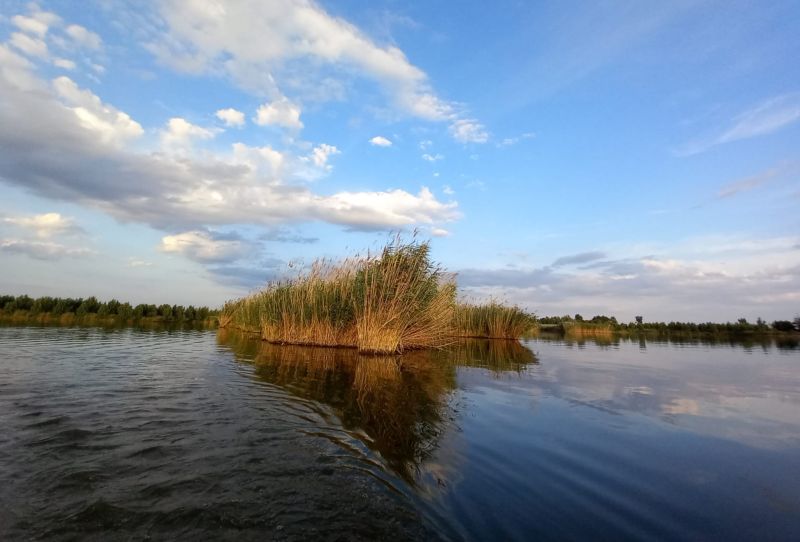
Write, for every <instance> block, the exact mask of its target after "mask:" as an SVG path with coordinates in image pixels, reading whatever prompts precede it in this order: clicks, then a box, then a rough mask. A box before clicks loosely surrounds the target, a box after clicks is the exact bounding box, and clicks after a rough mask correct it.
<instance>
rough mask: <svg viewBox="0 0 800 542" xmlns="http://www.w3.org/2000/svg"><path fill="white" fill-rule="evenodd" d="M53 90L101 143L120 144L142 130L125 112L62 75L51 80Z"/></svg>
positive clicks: (139, 134)
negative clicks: (105, 102)
mask: <svg viewBox="0 0 800 542" xmlns="http://www.w3.org/2000/svg"><path fill="white" fill-rule="evenodd" d="M53 89H54V90H55V92H56V94H57V95H58V96H59V97H60V98H61V99H62V100H64V102H66V104H67V105H68V106H70V107H69V109H71V110H72V112H73V113H74V114H75V116H76V117H77V119H78V120H79V122H80V125H81V126H82V127H83V128H84V129H86V130H88V131H91V132H92V133H94V134H95V135H97V136H98V137H99V138H100V140H101V141H103V142H104V143H114V144H121V143H123V142H125V141H128V140H130V139H134V138H137V137H139V136H141V135H142V134H143V133H144V130H143V129H142V126H141V125H140V124H139V123H138V122H136V121H135V120H133V119H131V118H130V116H128V114H127V113H124V112H122V111H119V110H117V109H116V108H114V107H112V106H110V105H108V104H104V103H103V102H102V101H101V100H100V98H99V97H98V96H96V95H95V94H94V93H92V92H91V91H90V90H88V89H87V90H84V89H81V88H79V87H78V85H77V84H75V82H74V81H73V80H72V79H70V78H69V77H66V76H61V77H57V78H56V79H54V80H53Z"/></svg>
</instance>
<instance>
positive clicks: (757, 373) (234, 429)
mask: <svg viewBox="0 0 800 542" xmlns="http://www.w3.org/2000/svg"><path fill="white" fill-rule="evenodd" d="M794 348H795V349H792V345H789V347H788V348H787V347H784V348H778V347H776V346H775V345H772V344H767V345H753V346H741V345H704V344H694V345H692V344H686V345H680V344H667V343H653V342H647V343H644V342H643V343H639V342H638V341H637V342H627V341H622V342H617V343H610V344H605V345H602V344H595V343H591V342H589V343H586V344H577V343H567V342H563V341H558V340H555V341H550V340H534V341H527V342H524V343H523V345H519V344H517V343H514V342H510V343H509V342H488V341H482V342H480V341H476V342H465V343H462V344H460V345H459V346H458V347H456V348H454V349H453V350H452V351H449V352H434V353H414V354H410V355H406V356H403V357H383V358H380V357H359V356H358V355H356V354H354V353H353V352H352V351H349V350H337V349H312V348H299V347H277V346H272V345H267V344H262V343H260V342H257V341H250V340H246V339H244V338H242V337H241V336H238V335H235V334H224V333H223V334H220V335H219V336H218V335H217V334H216V333H214V332H208V331H153V330H150V331H142V330H133V329H125V330H101V329H80V328H11V327H5V328H2V327H0V427H1V428H2V431H1V432H0V539H3V540H17V539H53V540H71V539H81V540H93V539H94V540H113V539H122V540H131V539H133V540H140V539H170V540H171V539H190V538H194V539H199V540H206V539H223V540H224V539H232V540H248V539H258V540H264V539H276V540H305V539H309V538H313V539H327V540H354V539H355V540H359V539H363V540H372V539H391V540H402V539H412V540H413V539H419V540H431V539H437V538H441V539H451V540H459V539H473V540H488V539H503V540H530V539H537V538H540V539H558V540H586V539H592V540H620V539H641V540H647V539H653V540H669V539H673V540H686V539H697V540H699V539H703V540H708V539H718V540H753V539H763V540H767V539H769V540H798V539H800V350H797V349H796V347H794Z"/></svg>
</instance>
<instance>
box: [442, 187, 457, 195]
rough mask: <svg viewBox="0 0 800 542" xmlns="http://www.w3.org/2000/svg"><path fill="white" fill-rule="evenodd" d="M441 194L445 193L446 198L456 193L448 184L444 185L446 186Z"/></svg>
mask: <svg viewBox="0 0 800 542" xmlns="http://www.w3.org/2000/svg"><path fill="white" fill-rule="evenodd" d="M442 192H444V193H445V194H447V195H448V196H452V195H453V194H455V193H456V191H455V190H453V189H452V188H451V187H450V185H449V184H446V185H444V187H442Z"/></svg>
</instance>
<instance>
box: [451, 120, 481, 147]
mask: <svg viewBox="0 0 800 542" xmlns="http://www.w3.org/2000/svg"><path fill="white" fill-rule="evenodd" d="M450 133H451V135H452V136H453V139H455V140H456V141H458V142H459V143H486V142H487V141H489V134H488V133H487V132H486V128H485V127H484V126H483V125H482V124H481V123H480V122H478V121H476V120H475V119H458V120H455V121H453V123H452V124H450Z"/></svg>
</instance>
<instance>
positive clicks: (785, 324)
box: [772, 320, 794, 331]
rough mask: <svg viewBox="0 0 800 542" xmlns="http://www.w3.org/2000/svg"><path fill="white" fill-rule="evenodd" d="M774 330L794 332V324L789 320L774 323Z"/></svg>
mask: <svg viewBox="0 0 800 542" xmlns="http://www.w3.org/2000/svg"><path fill="white" fill-rule="evenodd" d="M772 329H774V330H776V331H794V322H790V321H789V320H776V321H775V322H772Z"/></svg>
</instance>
